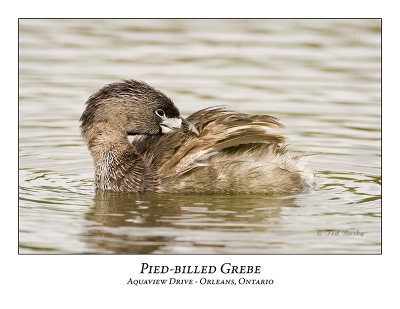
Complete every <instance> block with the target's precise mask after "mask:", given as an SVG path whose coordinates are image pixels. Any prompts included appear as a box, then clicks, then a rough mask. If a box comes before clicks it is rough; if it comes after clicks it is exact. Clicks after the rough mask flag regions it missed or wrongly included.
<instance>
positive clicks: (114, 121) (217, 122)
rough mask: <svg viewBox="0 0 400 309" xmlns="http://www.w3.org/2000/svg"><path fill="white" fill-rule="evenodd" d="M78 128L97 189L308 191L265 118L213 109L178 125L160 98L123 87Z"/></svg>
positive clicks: (306, 175)
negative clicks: (85, 146)
mask: <svg viewBox="0 0 400 309" xmlns="http://www.w3.org/2000/svg"><path fill="white" fill-rule="evenodd" d="M81 122H82V123H81V131H82V135H83V137H84V139H85V141H86V143H87V145H88V148H89V150H90V152H91V154H92V157H93V162H94V166H95V185H96V187H97V188H100V189H103V190H112V191H127V192H128V191H129V192H143V191H154V192H198V193H261V194H279V193H290V192H299V191H301V190H302V189H303V188H304V187H305V186H310V185H311V184H312V174H311V173H310V172H308V171H306V170H305V169H304V167H303V160H304V158H305V157H307V155H301V156H296V157H291V156H289V155H288V154H287V152H286V150H285V146H284V142H285V137H283V136H281V135H277V134H274V133H271V129H272V130H274V129H279V128H282V127H283V125H282V124H281V123H279V122H278V121H277V119H276V118H274V117H271V116H268V115H250V114H245V113H239V112H235V111H232V110H229V109H227V108H225V107H212V108H206V109H203V110H201V111H198V112H196V113H194V114H193V115H191V116H189V117H188V118H187V119H183V118H182V117H180V114H179V111H178V109H177V108H176V107H175V106H174V104H173V102H172V101H171V99H169V98H168V97H167V96H165V95H164V94H163V93H162V92H160V91H157V90H155V89H154V88H152V87H150V86H149V85H147V84H145V83H143V82H138V81H134V80H127V81H124V82H120V83H114V84H110V85H107V86H105V87H103V88H102V89H100V90H99V91H98V92H97V93H95V94H94V95H92V96H91V97H90V98H89V99H88V101H87V102H86V109H85V111H84V113H83V114H82V117H81ZM128 135H135V136H136V138H135V139H134V141H133V142H132V144H131V143H130V142H129V141H128V138H127V136H128Z"/></svg>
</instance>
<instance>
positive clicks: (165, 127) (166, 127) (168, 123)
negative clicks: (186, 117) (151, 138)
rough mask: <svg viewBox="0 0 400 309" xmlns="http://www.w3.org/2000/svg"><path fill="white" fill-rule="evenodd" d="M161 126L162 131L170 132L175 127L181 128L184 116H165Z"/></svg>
mask: <svg viewBox="0 0 400 309" xmlns="http://www.w3.org/2000/svg"><path fill="white" fill-rule="evenodd" d="M160 127H161V132H162V133H169V132H171V131H172V130H173V129H179V128H181V127H182V118H167V117H163V118H162V121H161V123H160Z"/></svg>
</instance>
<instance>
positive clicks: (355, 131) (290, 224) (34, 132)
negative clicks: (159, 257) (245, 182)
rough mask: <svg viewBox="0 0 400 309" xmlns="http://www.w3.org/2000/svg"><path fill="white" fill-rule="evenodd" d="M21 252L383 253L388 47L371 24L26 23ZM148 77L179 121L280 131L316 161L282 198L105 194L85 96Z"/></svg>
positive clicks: (22, 52)
mask: <svg viewBox="0 0 400 309" xmlns="http://www.w3.org/2000/svg"><path fill="white" fill-rule="evenodd" d="M19 24H20V27H19V87H20V89H19V94H20V100H19V168H20V170H19V175H20V177H19V184H20V189H19V197H20V202H19V231H20V232H19V241H20V253H176V254H181V253H187V254H191V253H195V254H202V253H207V254H208V253H211V254H213V253H216V254H222V253H223V254H257V253H260V254H261V253H262V254H265V253H267V254H268V253H279V254H282V253H283V254H285V253H380V251H381V102H380V101H381V88H380V85H381V71H380V70H381V47H380V44H381V41H380V40H381V37H380V21H379V20H374V19H369V20H334V19H330V20H301V19H296V20H24V19H22V20H20V22H19ZM129 78H134V79H139V80H143V81H146V82H147V83H149V84H150V85H152V86H155V87H156V88H158V89H160V90H162V91H163V92H165V93H166V94H167V95H168V96H170V97H171V98H172V99H173V101H174V102H175V104H176V105H177V106H178V107H179V109H180V110H181V113H182V114H183V115H185V116H186V115H189V114H190V113H192V112H194V111H196V110H199V109H201V108H204V107H208V106H214V105H228V106H230V107H231V108H233V109H237V110H240V111H244V112H249V113H266V114H270V115H272V116H275V117H278V118H279V119H280V121H281V122H282V123H284V124H285V125H286V128H285V129H284V130H283V131H282V134H284V135H286V136H287V137H288V138H289V139H288V143H289V150H290V151H292V152H293V153H296V152H301V151H307V152H315V153H318V155H317V156H315V157H314V158H313V159H312V160H311V162H310V164H309V166H310V168H311V169H313V170H314V171H316V178H315V183H316V184H315V188H314V189H313V190H311V191H309V192H304V193H301V194H296V195H288V196H274V197H270V196H255V195H249V196H243V195H240V196H239V195H194V194H189V195H183V194H182V195H180V194H177V195H156V194H117V193H107V194H101V193H96V192H95V190H94V188H93V166H92V160H91V157H90V155H89V152H88V150H87V148H86V146H85V144H84V142H83V141H82V138H81V137H80V133H79V128H78V127H79V117H80V115H81V113H82V112H83V108H84V103H85V101H86V100H87V98H88V97H89V96H90V95H91V94H92V93H93V92H95V91H96V90H97V89H99V88H100V87H102V86H103V85H105V84H106V83H110V82H115V81H118V80H121V79H129Z"/></svg>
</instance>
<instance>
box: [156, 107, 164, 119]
mask: <svg viewBox="0 0 400 309" xmlns="http://www.w3.org/2000/svg"><path fill="white" fill-rule="evenodd" d="M155 113H156V115H157V116H158V117H165V113H164V111H163V110H162V109H157V110H156V111H155Z"/></svg>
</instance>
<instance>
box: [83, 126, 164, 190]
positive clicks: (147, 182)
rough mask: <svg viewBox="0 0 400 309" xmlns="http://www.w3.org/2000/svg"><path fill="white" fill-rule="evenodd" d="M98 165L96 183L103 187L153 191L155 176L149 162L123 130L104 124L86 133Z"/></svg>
mask: <svg viewBox="0 0 400 309" xmlns="http://www.w3.org/2000/svg"><path fill="white" fill-rule="evenodd" d="M85 140H86V143H87V145H88V148H89V150H90V152H91V155H92V158H93V162H94V166H95V186H96V187H97V188H99V189H103V190H111V191H130V192H142V191H145V190H149V189H150V190H154V188H155V183H156V181H155V177H154V173H152V171H151V169H150V167H149V166H148V164H147V162H146V161H145V160H144V159H143V158H142V156H141V155H140V154H139V153H138V151H137V150H136V149H135V147H134V146H133V145H132V144H131V143H130V142H129V141H128V138H127V135H126V134H123V133H122V132H118V131H115V130H111V129H110V128H107V127H104V128H102V129H97V130H96V132H90V134H88V136H85Z"/></svg>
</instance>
